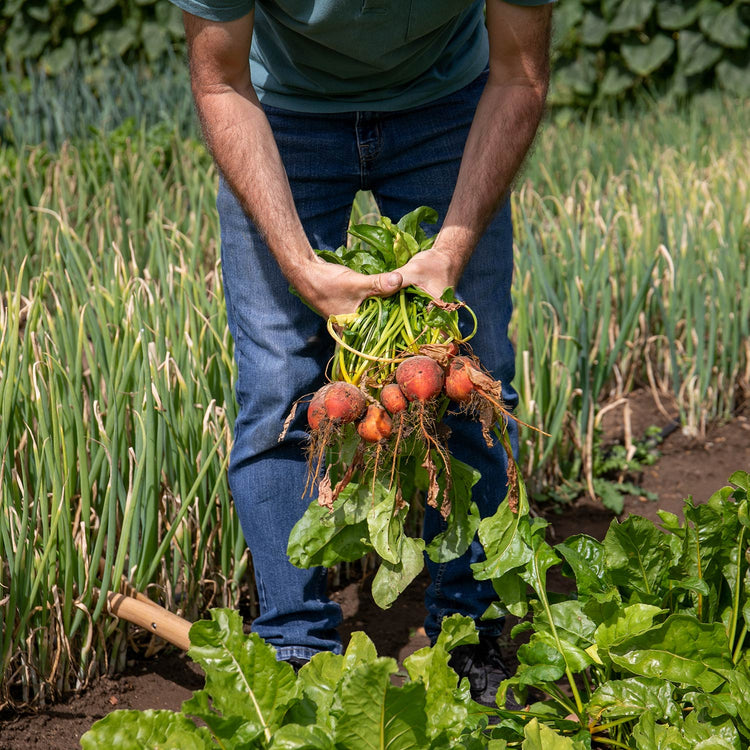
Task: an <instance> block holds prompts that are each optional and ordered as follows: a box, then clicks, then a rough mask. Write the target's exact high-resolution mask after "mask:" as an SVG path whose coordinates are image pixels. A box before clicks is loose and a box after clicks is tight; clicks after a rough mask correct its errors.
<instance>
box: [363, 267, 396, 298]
mask: <svg viewBox="0 0 750 750" xmlns="http://www.w3.org/2000/svg"><path fill="white" fill-rule="evenodd" d="M403 282H404V278H403V276H402V275H401V274H400V273H399V272H398V271H390V272H389V273H379V274H377V275H376V276H373V277H372V283H371V287H370V293H369V295H368V296H374V297H388V296H390V295H391V294H394V293H395V292H397V291H398V290H399V289H401V287H402V285H403Z"/></svg>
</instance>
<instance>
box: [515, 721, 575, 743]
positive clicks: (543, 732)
mask: <svg viewBox="0 0 750 750" xmlns="http://www.w3.org/2000/svg"><path fill="white" fill-rule="evenodd" d="M524 736H525V738H526V739H525V740H524V741H523V744H522V745H521V750H585V748H586V745H585V744H584V743H583V742H580V741H578V740H574V739H573V738H571V737H564V736H563V735H560V734H558V733H557V732H555V730H554V729H552V728H550V727H548V726H546V725H545V724H542V723H540V722H539V721H538V720H537V719H532V720H531V721H530V722H529V723H528V724H527V725H526V727H525V728H524Z"/></svg>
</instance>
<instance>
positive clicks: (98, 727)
mask: <svg viewBox="0 0 750 750" xmlns="http://www.w3.org/2000/svg"><path fill="white" fill-rule="evenodd" d="M81 747H82V748H83V750H102V748H112V750H143V748H157V747H158V748H159V750H205V749H206V748H215V747H216V745H214V743H213V742H212V741H211V734H210V733H209V731H208V729H206V728H205V727H200V728H199V727H196V726H195V724H193V722H192V721H190V719H188V718H187V716H183V715H182V714H179V713H175V712H174V711H154V710H148V711H113V712H112V713H110V714H108V715H107V716H105V717H104V718H103V719H100V720H99V721H97V722H96V723H95V724H94V726H92V727H91V729H89V731H88V732H86V734H84V735H83V737H81Z"/></svg>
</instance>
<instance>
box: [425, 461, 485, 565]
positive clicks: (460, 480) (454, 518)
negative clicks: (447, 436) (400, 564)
mask: <svg viewBox="0 0 750 750" xmlns="http://www.w3.org/2000/svg"><path fill="white" fill-rule="evenodd" d="M450 465H451V482H452V484H451V492H450V498H451V512H450V515H449V516H448V518H447V519H446V520H447V526H446V529H445V531H443V532H441V533H440V534H438V535H437V536H435V537H434V538H433V539H432V541H431V542H430V543H429V544H428V545H427V548H426V550H425V552H427V555H428V556H429V558H430V559H431V560H433V561H434V562H450V561H451V560H455V559H456V558H457V557H460V556H461V555H463V554H464V552H466V550H467V549H468V548H469V545H470V544H471V543H472V541H473V540H474V537H475V535H476V533H477V529H478V528H479V522H480V517H479V509H478V508H477V505H476V503H473V502H472V501H471V488H472V487H473V486H474V485H475V484H476V483H477V482H478V481H479V480H480V479H481V474H480V473H479V472H478V471H477V470H476V469H473V468H472V467H471V466H469V465H468V464H465V463H463V462H462V461H459V460H458V459H456V458H453V456H451V458H450ZM438 484H439V485H440V489H441V495H442V493H443V492H444V491H445V475H444V474H441V475H440V476H439V477H438Z"/></svg>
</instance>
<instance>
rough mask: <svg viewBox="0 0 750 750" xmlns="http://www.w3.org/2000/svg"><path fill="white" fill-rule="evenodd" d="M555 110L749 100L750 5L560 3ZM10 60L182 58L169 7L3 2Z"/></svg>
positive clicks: (155, 3) (718, 0)
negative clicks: (627, 102) (686, 99)
mask: <svg viewBox="0 0 750 750" xmlns="http://www.w3.org/2000/svg"><path fill="white" fill-rule="evenodd" d="M555 18H556V22H555V39H554V71H555V72H554V79H553V85H552V90H551V96H550V103H551V104H553V105H558V106H587V105H589V104H591V103H596V102H600V101H607V100H613V99H622V98H626V97H628V96H629V95H630V94H631V93H632V92H634V91H635V90H637V89H638V88H640V86H641V84H644V83H646V84H647V85H648V86H649V87H650V88H651V89H652V90H654V91H655V92H672V93H676V94H678V95H690V94H693V93H695V92H696V91H702V90H705V89H706V88H711V87H714V86H718V87H719V88H721V89H724V90H726V91H727V92H730V93H732V94H737V95H741V96H747V95H748V94H750V44H749V43H748V42H749V41H750V0H658V2H657V0H558V3H557V8H556V11H555ZM0 39H3V40H4V41H3V42H2V56H3V57H4V58H5V60H6V62H7V63H8V64H9V65H11V66H15V65H18V64H19V63H21V64H22V63H28V62H31V63H33V64H36V63H40V64H41V67H42V68H43V69H44V70H45V71H46V72H47V73H49V74H52V75H54V74H57V73H59V72H61V71H63V70H65V69H67V68H68V67H69V66H71V65H72V64H73V63H74V62H75V61H76V60H80V61H81V62H83V63H97V62H99V61H101V60H106V59H111V58H112V57H124V58H125V59H126V60H127V61H129V62H134V61H142V62H146V63H149V64H154V63H157V62H159V61H161V59H162V58H164V57H165V56H167V55H169V54H170V52H175V51H176V52H177V53H178V54H182V52H183V49H184V39H183V30H182V20H181V13H180V11H179V10H178V9H177V8H176V7H175V6H173V5H172V4H171V3H170V2H169V0H5V2H4V4H3V9H2V15H1V16H0Z"/></svg>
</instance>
